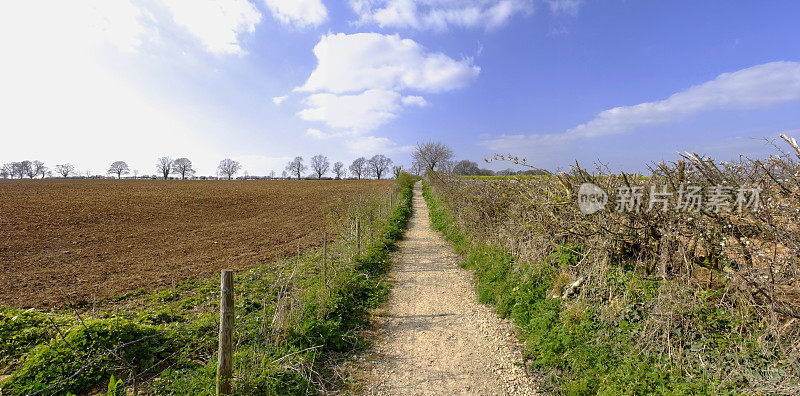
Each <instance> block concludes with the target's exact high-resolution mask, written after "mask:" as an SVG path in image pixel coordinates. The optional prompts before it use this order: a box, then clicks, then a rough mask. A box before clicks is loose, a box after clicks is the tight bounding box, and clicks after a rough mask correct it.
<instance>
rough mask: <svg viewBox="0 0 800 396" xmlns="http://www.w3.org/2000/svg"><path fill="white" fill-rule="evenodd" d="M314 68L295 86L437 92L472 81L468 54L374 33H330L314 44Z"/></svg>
mask: <svg viewBox="0 0 800 396" xmlns="http://www.w3.org/2000/svg"><path fill="white" fill-rule="evenodd" d="M314 55H316V57H317V62H318V63H317V68H316V69H315V70H314V71H313V72H312V73H311V75H310V76H309V77H308V80H307V81H306V83H305V84H304V85H303V86H302V87H299V88H298V90H300V91H306V92H318V91H328V92H334V93H344V92H359V91H363V90H366V89H385V90H395V91H399V90H403V89H412V90H418V91H423V92H442V91H448V90H451V89H455V88H460V87H463V86H466V85H467V84H469V83H471V82H472V81H473V80H474V79H475V78H476V77H477V76H478V73H480V70H481V69H480V67H478V66H475V65H473V64H472V59H462V60H458V61H457V60H455V59H453V58H450V57H448V56H447V55H445V54H442V53H439V52H435V53H434V52H429V51H427V50H426V49H425V47H423V46H421V45H419V44H417V43H416V42H415V41H414V40H410V39H401V38H400V36H398V35H396V34H395V35H382V34H378V33H357V34H343V33H339V34H329V35H326V36H323V37H322V39H320V41H319V43H317V45H316V46H314Z"/></svg>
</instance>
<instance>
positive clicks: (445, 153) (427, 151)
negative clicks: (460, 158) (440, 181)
mask: <svg viewBox="0 0 800 396" xmlns="http://www.w3.org/2000/svg"><path fill="white" fill-rule="evenodd" d="M412 156H413V157H414V162H416V163H417V164H419V166H421V167H422V169H423V172H430V171H438V170H442V169H440V168H441V167H442V166H443V165H445V164H446V163H447V162H448V161H450V159H451V158H453V150H452V149H451V148H450V147H447V146H446V145H445V144H444V143H442V142H432V141H429V142H425V143H422V144H417V149H416V150H414V153H413V154H412Z"/></svg>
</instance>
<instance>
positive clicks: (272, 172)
mask: <svg viewBox="0 0 800 396" xmlns="http://www.w3.org/2000/svg"><path fill="white" fill-rule="evenodd" d="M269 178H270V179H274V178H275V171H274V170H270V171H269Z"/></svg>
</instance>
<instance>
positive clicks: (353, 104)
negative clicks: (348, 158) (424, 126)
mask: <svg viewBox="0 0 800 396" xmlns="http://www.w3.org/2000/svg"><path fill="white" fill-rule="evenodd" d="M314 54H315V55H316V57H317V60H318V63H317V67H316V69H314V71H313V72H312V73H311V75H310V76H309V77H308V80H307V81H306V83H305V84H304V85H303V86H301V87H298V88H296V89H295V90H296V91H302V92H309V93H311V94H310V95H309V96H308V97H307V98H305V100H304V101H303V104H304V105H305V108H304V109H303V110H301V111H299V112H298V113H297V115H298V116H299V117H300V118H302V119H304V120H307V121H316V122H322V123H324V124H325V125H326V126H328V127H330V128H333V129H334V131H333V132H330V133H323V132H321V131H319V130H317V129H309V130H308V131H307V135H309V136H313V137H316V138H326V137H331V136H340V137H341V136H344V137H347V138H348V139H349V140H348V142H347V143H348V144H349V145H350V147H351V148H353V149H356V148H363V149H370V150H366V151H371V150H372V149H375V148H377V147H383V148H385V149H386V150H387V151H388V150H389V149H396V147H395V146H392V145H390V144H389V143H388V142H390V141H389V140H388V139H386V138H381V137H375V136H361V135H362V134H364V133H367V132H371V131H374V130H375V129H377V128H379V127H380V126H382V125H384V124H385V123H387V122H389V121H390V120H392V119H394V118H396V117H397V116H398V114H399V113H400V112H401V111H402V110H403V109H404V108H407V107H411V106H414V107H424V106H427V105H428V102H427V101H426V100H425V98H423V97H422V96H418V95H405V96H403V95H402V94H401V92H403V91H408V90H413V91H421V92H431V93H432V92H442V91H449V90H453V89H456V88H460V87H464V86H466V85H468V84H469V83H471V82H472V81H473V80H474V79H475V78H476V77H477V75H478V73H480V68H479V67H477V66H475V65H473V64H472V60H471V59H463V60H460V61H457V60H455V59H452V58H450V57H448V56H447V55H445V54H442V53H434V52H430V51H428V50H427V49H425V47H423V46H421V45H419V44H417V43H416V42H415V41H413V40H409V39H401V38H400V37H399V36H398V35H382V34H378V33H358V34H351V35H347V34H341V33H340V34H328V35H326V36H323V37H322V38H321V39H320V42H319V43H318V44H317V45H316V46H315V47H314ZM392 147H394V148H392Z"/></svg>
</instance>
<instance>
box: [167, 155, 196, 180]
mask: <svg viewBox="0 0 800 396" xmlns="http://www.w3.org/2000/svg"><path fill="white" fill-rule="evenodd" d="M172 171H173V172H175V173H177V174H179V175H181V179H183V180H186V176H192V175H193V174H194V169H192V161H190V160H189V159H188V158H178V159H176V160H175V161H173V162H172Z"/></svg>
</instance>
